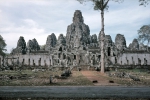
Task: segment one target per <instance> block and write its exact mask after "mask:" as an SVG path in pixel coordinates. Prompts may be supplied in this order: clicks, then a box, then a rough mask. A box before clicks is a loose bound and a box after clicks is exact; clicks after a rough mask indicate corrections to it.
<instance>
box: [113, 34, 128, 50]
mask: <svg viewBox="0 0 150 100" xmlns="http://www.w3.org/2000/svg"><path fill="white" fill-rule="evenodd" d="M115 46H116V47H117V49H119V50H124V49H126V40H125V37H124V35H122V34H117V35H116V38H115Z"/></svg>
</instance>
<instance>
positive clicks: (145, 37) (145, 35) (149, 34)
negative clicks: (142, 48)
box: [138, 25, 150, 47]
mask: <svg viewBox="0 0 150 100" xmlns="http://www.w3.org/2000/svg"><path fill="white" fill-rule="evenodd" d="M138 41H139V42H141V43H144V42H146V43H147V47H148V46H149V44H150V25H143V26H142V27H141V28H140V29H139V30H138Z"/></svg>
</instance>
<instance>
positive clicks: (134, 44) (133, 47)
mask: <svg viewBox="0 0 150 100" xmlns="http://www.w3.org/2000/svg"><path fill="white" fill-rule="evenodd" d="M129 49H130V50H139V42H138V40H137V39H134V40H133V41H132V43H131V44H130V45H129Z"/></svg>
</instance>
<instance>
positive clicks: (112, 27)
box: [0, 0, 150, 53]
mask: <svg viewBox="0 0 150 100" xmlns="http://www.w3.org/2000/svg"><path fill="white" fill-rule="evenodd" d="M138 1H139V0H124V1H123V2H121V3H118V2H115V1H112V0H110V2H109V3H108V6H109V9H108V11H105V15H104V18H105V19H104V20H105V34H106V35H111V37H112V40H113V41H115V37H116V34H118V33H120V34H123V35H124V36H125V38H126V43H127V46H128V45H129V44H130V43H131V42H132V41H133V39H134V38H137V36H138V34H137V33H138V32H137V31H138V30H139V29H140V27H142V26H143V25H149V24H150V4H149V5H147V6H146V7H144V6H139V2H138ZM75 10H80V11H81V12H82V16H83V17H84V23H85V24H86V25H88V26H89V28H90V34H91V35H92V34H97V36H98V34H99V32H100V29H101V16H100V11H95V10H93V5H92V2H87V3H84V4H80V3H79V2H78V1H77V0H0V35H1V36H2V37H3V38H4V40H5V42H6V44H7V47H6V49H7V52H8V53H9V52H10V51H11V50H12V48H16V46H17V41H18V39H19V37H20V36H23V37H24V39H25V41H26V43H27V42H28V41H29V40H30V39H33V38H35V39H36V40H37V41H38V43H39V45H44V44H45V43H46V39H47V36H48V35H50V34H51V33H55V35H56V36H57V37H58V36H59V34H64V36H65V35H66V31H67V26H68V25H70V24H71V23H72V18H73V14H74V12H75Z"/></svg>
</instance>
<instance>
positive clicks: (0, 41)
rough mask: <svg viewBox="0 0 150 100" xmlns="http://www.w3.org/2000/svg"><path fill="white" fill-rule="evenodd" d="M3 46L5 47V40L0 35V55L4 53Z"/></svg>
mask: <svg viewBox="0 0 150 100" xmlns="http://www.w3.org/2000/svg"><path fill="white" fill-rule="evenodd" d="M5 47H6V43H5V40H4V39H3V37H2V36H1V35H0V55H2V56H4V55H5V53H4V51H5V50H6V49H5Z"/></svg>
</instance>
